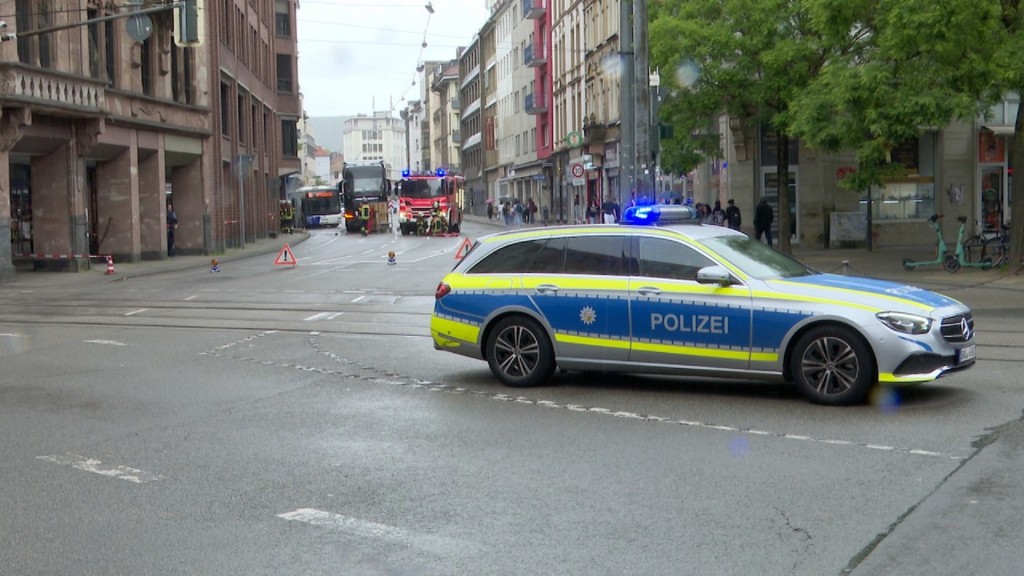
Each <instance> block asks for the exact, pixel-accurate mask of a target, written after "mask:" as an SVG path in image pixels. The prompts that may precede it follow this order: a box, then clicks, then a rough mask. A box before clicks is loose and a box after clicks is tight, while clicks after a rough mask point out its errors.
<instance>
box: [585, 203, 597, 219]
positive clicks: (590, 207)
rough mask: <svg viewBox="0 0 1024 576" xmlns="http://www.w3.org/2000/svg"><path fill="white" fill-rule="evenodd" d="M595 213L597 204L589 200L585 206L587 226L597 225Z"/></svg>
mask: <svg viewBox="0 0 1024 576" xmlns="http://www.w3.org/2000/svg"><path fill="white" fill-rule="evenodd" d="M597 212H598V210H597V202H595V201H593V200H591V201H590V203H589V204H587V224H596V223H597Z"/></svg>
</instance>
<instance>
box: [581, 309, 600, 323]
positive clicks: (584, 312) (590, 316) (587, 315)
mask: <svg viewBox="0 0 1024 576" xmlns="http://www.w3.org/2000/svg"><path fill="white" fill-rule="evenodd" d="M594 320H597V312H595V311H594V309H593V308H591V307H590V306H584V307H583V309H581V310H580V321H581V322H583V323H584V324H586V325H587V326H590V325H591V324H593V323H594Z"/></svg>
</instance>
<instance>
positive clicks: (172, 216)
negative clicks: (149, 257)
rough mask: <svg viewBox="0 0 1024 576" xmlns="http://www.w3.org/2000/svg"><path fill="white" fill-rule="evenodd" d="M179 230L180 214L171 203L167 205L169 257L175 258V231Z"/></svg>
mask: <svg viewBox="0 0 1024 576" xmlns="http://www.w3.org/2000/svg"><path fill="white" fill-rule="evenodd" d="M177 229H178V214H177V213H176V212H175V211H174V206H172V205H171V203H170V202H168V203H167V255H168V256H174V252H175V248H174V231H175V230H177Z"/></svg>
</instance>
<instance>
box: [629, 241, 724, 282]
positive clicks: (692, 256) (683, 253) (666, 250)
mask: <svg viewBox="0 0 1024 576" xmlns="http://www.w3.org/2000/svg"><path fill="white" fill-rule="evenodd" d="M714 264H715V263H714V262H713V261H712V260H710V259H709V258H707V257H706V256H704V255H703V254H701V253H700V252H697V251H696V250H694V249H693V248H690V247H689V246H687V245H685V244H682V243H679V242H673V241H672V240H666V239H664V238H640V275H641V276H653V277H655V278H672V279H674V280H696V279H697V271H698V270H700V269H701V268H704V267H705V266H713V265H714Z"/></svg>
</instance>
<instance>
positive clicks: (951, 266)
mask: <svg viewBox="0 0 1024 576" xmlns="http://www.w3.org/2000/svg"><path fill="white" fill-rule="evenodd" d="M957 220H959V221H960V231H959V232H957V234H956V255H955V256H954V255H953V254H947V255H946V259H945V260H943V262H942V264H943V265H944V266H945V267H946V272H956V271H958V270H960V268H961V267H963V266H968V267H970V268H981V269H982V270H987V269H989V268H991V267H992V259H991V258H989V257H987V256H986V257H985V258H982V259H981V261H980V262H968V261H967V250H965V249H964V225H965V224H966V223H967V217H966V216H960V217H958V218H957Z"/></svg>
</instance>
